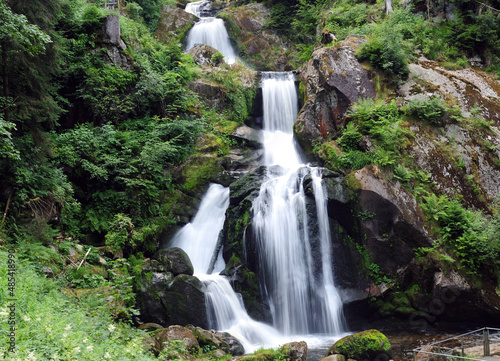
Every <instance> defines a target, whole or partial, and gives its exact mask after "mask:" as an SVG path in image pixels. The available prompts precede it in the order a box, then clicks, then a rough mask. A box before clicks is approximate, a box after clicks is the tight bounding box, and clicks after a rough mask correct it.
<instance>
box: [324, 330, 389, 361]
mask: <svg viewBox="0 0 500 361" xmlns="http://www.w3.org/2000/svg"><path fill="white" fill-rule="evenodd" d="M390 351H391V344H390V343H389V340H388V339H387V337H386V336H385V335H384V334H383V333H382V332H380V331H378V330H374V329H372V330H367V331H363V332H359V333H355V334H354V335H350V336H346V337H344V338H341V339H340V340H338V341H337V342H336V343H335V344H334V345H333V346H332V347H330V349H329V350H328V352H327V353H326V355H325V356H329V355H334V354H341V355H343V356H345V357H346V358H348V359H349V358H350V359H355V360H373V359H375V358H376V357H377V356H379V355H381V354H390Z"/></svg>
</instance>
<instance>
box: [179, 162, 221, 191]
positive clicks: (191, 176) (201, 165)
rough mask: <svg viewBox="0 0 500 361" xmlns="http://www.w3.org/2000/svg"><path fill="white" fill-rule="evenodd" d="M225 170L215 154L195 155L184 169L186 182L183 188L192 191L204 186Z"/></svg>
mask: <svg viewBox="0 0 500 361" xmlns="http://www.w3.org/2000/svg"><path fill="white" fill-rule="evenodd" d="M222 171H223V168H222V166H221V165H220V164H219V163H218V160H217V158H216V156H215V155H213V156H210V155H207V156H204V155H202V156H198V157H193V158H191V160H190V161H189V162H188V163H187V164H186V166H185V167H184V169H183V172H182V174H183V176H184V179H185V181H184V183H183V184H182V189H183V190H185V191H187V192H192V191H195V190H197V189H200V188H202V187H203V186H205V185H206V184H208V183H209V182H210V181H212V180H214V179H217V177H218V175H219V174H220V173H221V172H222Z"/></svg>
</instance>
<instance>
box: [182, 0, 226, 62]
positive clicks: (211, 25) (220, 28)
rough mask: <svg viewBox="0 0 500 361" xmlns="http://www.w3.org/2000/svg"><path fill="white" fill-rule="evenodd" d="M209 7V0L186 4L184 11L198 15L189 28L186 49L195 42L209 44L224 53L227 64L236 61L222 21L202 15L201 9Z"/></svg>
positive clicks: (195, 43)
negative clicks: (197, 19) (197, 18)
mask: <svg viewBox="0 0 500 361" xmlns="http://www.w3.org/2000/svg"><path fill="white" fill-rule="evenodd" d="M208 9H210V2H209V1H198V2H194V3H189V4H187V5H186V9H185V10H186V12H189V13H191V14H194V15H196V16H198V17H199V18H200V19H199V21H198V22H197V23H196V24H194V26H193V27H192V28H191V30H189V33H188V37H187V44H186V50H189V49H191V48H192V47H194V46H195V45H197V44H204V45H210V46H211V47H212V48H215V49H217V50H218V51H220V52H221V53H222V54H224V60H225V61H226V63H228V64H233V63H234V62H236V54H235V52H234V49H233V47H232V45H231V42H230V40H229V34H228V33H227V30H226V27H225V26H224V21H223V20H222V19H218V18H215V17H204V16H202V11H203V10H208Z"/></svg>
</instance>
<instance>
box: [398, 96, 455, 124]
mask: <svg viewBox="0 0 500 361" xmlns="http://www.w3.org/2000/svg"><path fill="white" fill-rule="evenodd" d="M404 112H405V114H406V115H409V116H412V117H415V118H417V119H419V120H422V121H424V122H426V123H429V124H432V125H439V124H441V123H442V122H443V120H444V117H445V115H446V106H445V105H444V103H443V101H442V100H441V99H440V98H426V99H415V100H412V101H411V102H409V103H408V104H407V105H406V106H405V108H404Z"/></svg>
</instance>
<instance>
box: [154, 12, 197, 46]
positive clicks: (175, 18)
mask: <svg viewBox="0 0 500 361" xmlns="http://www.w3.org/2000/svg"><path fill="white" fill-rule="evenodd" d="M196 19H197V17H196V16H194V15H193V14H190V13H188V12H186V11H184V10H183V9H179V8H177V7H175V6H171V5H164V6H162V8H161V12H160V18H159V19H158V28H157V30H156V32H155V37H156V38H157V39H158V40H159V41H160V42H164V43H168V42H170V41H172V40H175V39H178V40H180V39H181V38H182V37H184V36H185V34H186V33H187V31H188V30H189V29H190V28H191V27H192V26H193V24H194V23H195V21H196Z"/></svg>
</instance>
